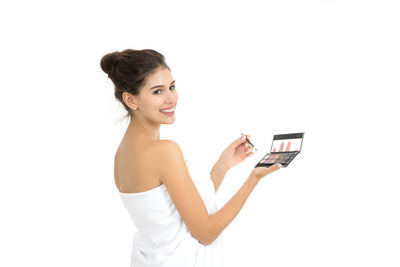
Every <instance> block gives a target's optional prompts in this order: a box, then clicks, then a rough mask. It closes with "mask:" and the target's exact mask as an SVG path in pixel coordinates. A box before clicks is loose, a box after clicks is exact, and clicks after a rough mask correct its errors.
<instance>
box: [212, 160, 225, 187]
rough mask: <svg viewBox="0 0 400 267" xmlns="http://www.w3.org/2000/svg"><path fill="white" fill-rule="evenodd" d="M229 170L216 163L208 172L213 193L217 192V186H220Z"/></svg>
mask: <svg viewBox="0 0 400 267" xmlns="http://www.w3.org/2000/svg"><path fill="white" fill-rule="evenodd" d="M228 170H229V168H228V167H227V166H225V165H223V164H222V163H220V162H219V161H217V162H216V163H215V164H214V166H213V168H212V169H211V171H210V176H211V180H212V182H213V183H214V188H215V192H217V191H218V188H219V186H220V185H221V183H222V181H223V180H224V177H225V175H226V173H227V172H228Z"/></svg>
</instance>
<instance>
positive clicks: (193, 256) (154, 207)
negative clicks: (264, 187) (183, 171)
mask: <svg viewBox="0 0 400 267" xmlns="http://www.w3.org/2000/svg"><path fill="white" fill-rule="evenodd" d="M131 137H132V136H131ZM159 142H162V141H151V140H140V139H139V138H136V140H134V141H133V140H132V139H130V140H128V139H126V138H124V139H123V141H122V142H121V144H120V146H119V148H118V150H117V153H116V156H115V168H114V170H115V182H116V185H117V188H118V190H119V195H120V197H121V200H122V202H123V204H124V207H125V208H126V209H127V211H128V213H129V216H130V217H131V219H132V221H133V223H134V225H135V227H136V229H137V231H136V233H135V236H134V238H133V244H132V252H131V264H132V266H222V251H221V243H220V240H216V241H215V242H214V243H213V244H212V245H210V246H204V245H202V244H201V243H199V241H198V240H197V239H195V238H194V237H193V236H192V235H191V234H190V231H189V230H188V228H187V227H186V225H185V223H184V222H183V220H182V218H181V216H180V214H179V212H178V211H177V209H176V208H175V205H174V203H173V201H172V199H171V198H170V195H169V194H168V190H167V187H166V186H165V185H164V184H162V183H161V182H160V177H159V174H157V164H162V163H160V162H154V155H152V153H154V151H157V145H158V144H159ZM152 158H153V160H152ZM186 165H187V167H188V170H189V172H190V173H191V177H192V178H193V182H194V183H195V184H196V187H197V189H198V190H199V193H200V195H201V197H202V198H203V200H204V203H205V205H206V207H207V210H208V211H209V213H215V212H216V211H217V206H216V201H215V192H214V186H213V183H212V182H211V180H210V178H209V175H208V174H207V173H206V172H203V173H202V172H201V169H200V168H199V166H197V165H195V164H188V163H187V164H186Z"/></svg>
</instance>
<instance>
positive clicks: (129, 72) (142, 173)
mask: <svg viewBox="0 0 400 267" xmlns="http://www.w3.org/2000/svg"><path fill="white" fill-rule="evenodd" d="M100 65H101V68H102V69H103V71H104V72H105V73H107V74H108V77H109V78H110V79H111V80H112V81H113V83H114V85H115V97H116V98H117V99H118V100H119V101H120V102H121V103H122V104H123V106H124V107H125V109H126V110H127V112H128V113H127V116H129V118H130V122H129V126H128V127H127V130H126V133H125V135H124V137H123V139H122V141H121V143H120V145H119V147H118V149H117V151H116V154H115V161H114V178H115V184H116V186H117V188H118V191H119V194H120V196H121V199H122V201H123V203H124V205H125V207H126V208H127V210H128V212H129V214H130V216H131V218H132V220H133V222H134V224H135V226H136V228H137V232H136V234H135V236H134V239H133V244H132V254H131V264H132V266H134V267H140V266H173V267H177V266H185V267H187V266H202V267H206V266H222V254H221V245H220V240H219V238H218V236H219V235H220V234H221V233H222V231H223V230H224V229H225V227H227V226H228V224H230V223H231V222H232V220H233V219H234V218H235V217H236V215H237V214H238V213H239V211H240V209H241V208H242V206H243V205H244V203H245V201H246V199H247V198H248V196H249V195H250V193H251V192H252V190H253V189H254V187H255V186H256V185H257V183H258V182H259V181H260V180H261V178H263V177H264V176H266V175H267V174H269V173H271V172H274V171H276V170H278V169H279V168H280V167H281V166H280V164H275V165H273V166H272V167H270V168H264V167H259V168H254V169H253V170H252V171H251V173H250V175H249V176H248V178H247V179H246V181H245V182H244V184H243V185H242V186H241V188H240V189H239V190H238V192H237V193H236V194H235V195H234V196H233V197H232V198H231V199H230V200H229V201H228V202H227V203H226V204H225V205H224V207H222V208H221V209H219V210H217V208H216V205H215V192H216V191H217V190H218V188H219V186H220V184H221V182H222V180H223V179H224V176H225V174H226V173H227V171H228V170H229V169H230V168H232V167H233V166H235V165H237V164H239V163H241V162H243V161H244V160H245V159H246V158H247V157H249V156H250V155H252V154H253V152H252V147H251V146H249V145H248V142H247V141H246V139H245V136H242V137H239V138H237V139H236V140H234V141H233V142H232V143H231V144H230V145H229V146H228V147H227V148H226V149H225V150H224V151H223V152H222V154H221V155H220V157H219V159H218V161H217V162H216V163H215V165H214V166H213V168H212V170H211V172H210V173H209V175H208V176H209V177H206V179H201V182H197V183H196V182H195V181H196V177H191V172H189V169H188V166H187V164H186V162H185V160H184V157H183V154H182V151H181V149H180V147H179V145H178V144H177V143H176V142H174V141H172V140H160V125H161V124H172V123H174V121H175V110H176V107H177V103H178V92H177V90H176V88H175V80H174V79H173V77H172V75H171V72H170V69H169V67H168V66H167V64H166V63H165V59H164V56H163V55H162V54H160V53H158V52H156V51H154V50H150V49H145V50H132V49H127V50H124V51H122V52H113V53H109V54H106V55H105V56H104V57H103V58H102V59H101V63H100ZM247 138H250V136H248V135H247ZM155 163H157V164H155ZM192 178H193V179H192ZM207 183H208V184H207Z"/></svg>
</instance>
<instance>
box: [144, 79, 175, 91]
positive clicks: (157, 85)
mask: <svg viewBox="0 0 400 267" xmlns="http://www.w3.org/2000/svg"><path fill="white" fill-rule="evenodd" d="M174 82H175V80H173V81H172V82H171V84H173V83H174ZM158 87H163V85H162V84H160V85H156V86H153V87H151V88H150V89H149V90H151V89H154V88H158Z"/></svg>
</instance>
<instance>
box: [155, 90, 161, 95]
mask: <svg viewBox="0 0 400 267" xmlns="http://www.w3.org/2000/svg"><path fill="white" fill-rule="evenodd" d="M157 92H161V90H155V91H154V92H153V94H154V95H159V94H158V93H157Z"/></svg>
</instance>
